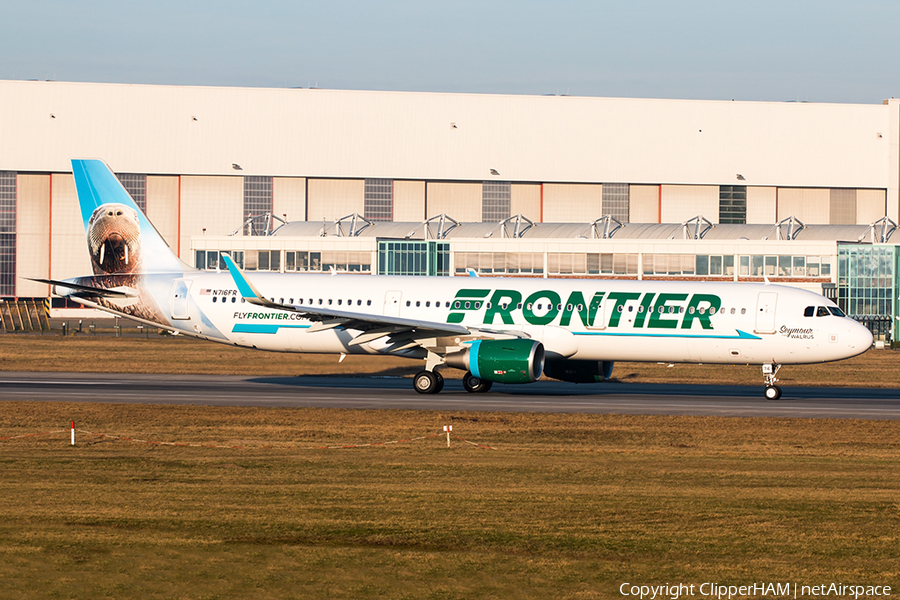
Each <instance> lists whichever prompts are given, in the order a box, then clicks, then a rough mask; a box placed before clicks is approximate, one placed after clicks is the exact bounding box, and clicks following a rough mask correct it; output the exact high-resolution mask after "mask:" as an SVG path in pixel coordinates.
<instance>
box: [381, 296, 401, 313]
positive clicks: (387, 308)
mask: <svg viewBox="0 0 900 600" xmlns="http://www.w3.org/2000/svg"><path fill="white" fill-rule="evenodd" d="M402 296H403V292H400V291H390V292H386V293H385V294H384V315H385V316H386V317H399V316H400V298H401V297H402Z"/></svg>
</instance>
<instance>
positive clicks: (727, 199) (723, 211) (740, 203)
mask: <svg viewBox="0 0 900 600" xmlns="http://www.w3.org/2000/svg"><path fill="white" fill-rule="evenodd" d="M746 222H747V186H746V185H720V186H719V223H722V224H723V225H743V224H744V223H746Z"/></svg>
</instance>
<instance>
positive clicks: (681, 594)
mask: <svg viewBox="0 0 900 600" xmlns="http://www.w3.org/2000/svg"><path fill="white" fill-rule="evenodd" d="M619 593H620V594H621V595H622V596H633V597H635V598H640V599H641V600H656V599H657V598H659V599H668V600H678V599H679V598H692V597H696V598H718V599H720V600H722V599H726V598H727V599H728V600H731V599H732V598H748V597H749V598H752V597H768V598H795V599H796V598H826V597H832V598H854V599H858V598H879V597H886V596H890V595H891V587H890V586H887V585H850V584H844V583H822V584H818V585H804V584H800V583H793V582H788V583H752V584H747V585H725V584H720V583H701V584H695V583H691V584H687V583H673V584H668V583H666V584H663V585H642V584H636V583H628V582H626V583H623V584H622V585H620V586H619Z"/></svg>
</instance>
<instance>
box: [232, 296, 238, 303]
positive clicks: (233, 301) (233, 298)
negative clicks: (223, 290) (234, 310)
mask: <svg viewBox="0 0 900 600" xmlns="http://www.w3.org/2000/svg"><path fill="white" fill-rule="evenodd" d="M235 302H237V296H232V297H231V303H232V304H234V303H235Z"/></svg>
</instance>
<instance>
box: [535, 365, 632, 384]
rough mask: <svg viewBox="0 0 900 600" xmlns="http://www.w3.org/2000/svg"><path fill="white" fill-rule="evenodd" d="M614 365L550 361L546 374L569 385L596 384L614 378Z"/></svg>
mask: <svg viewBox="0 0 900 600" xmlns="http://www.w3.org/2000/svg"><path fill="white" fill-rule="evenodd" d="M614 364H615V363H614V362H613V361H611V360H599V361H598V360H553V361H549V360H548V361H547V364H546V365H544V373H546V374H547V377H552V378H553V379H559V380H560V381H568V382H569V383H596V382H598V381H606V380H608V379H609V378H610V377H611V376H612V370H613V365H614Z"/></svg>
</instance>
